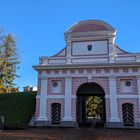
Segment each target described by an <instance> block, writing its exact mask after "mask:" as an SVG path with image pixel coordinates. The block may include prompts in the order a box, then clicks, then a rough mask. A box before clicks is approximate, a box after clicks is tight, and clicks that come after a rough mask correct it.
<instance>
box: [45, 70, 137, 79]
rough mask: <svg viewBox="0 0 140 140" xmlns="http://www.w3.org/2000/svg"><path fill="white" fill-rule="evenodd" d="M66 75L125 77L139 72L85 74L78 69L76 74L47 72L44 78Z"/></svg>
mask: <svg viewBox="0 0 140 140" xmlns="http://www.w3.org/2000/svg"><path fill="white" fill-rule="evenodd" d="M66 76H69V77H89V76H93V77H109V76H116V77H117V76H118V77H121V76H122V77H124V76H126V77H130V76H139V73H132V74H131V75H130V73H112V74H110V73H109V74H107V73H100V74H98V73H95V74H94V73H93V72H92V73H91V74H88V73H85V72H84V73H83V74H79V72H78V71H76V73H75V74H61V75H59V74H47V75H46V77H44V78H47V77H48V78H51V77H56V78H57V77H66Z"/></svg>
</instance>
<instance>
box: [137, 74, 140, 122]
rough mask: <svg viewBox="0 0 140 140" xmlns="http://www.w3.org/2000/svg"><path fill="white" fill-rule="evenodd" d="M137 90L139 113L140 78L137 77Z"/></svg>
mask: <svg viewBox="0 0 140 140" xmlns="http://www.w3.org/2000/svg"><path fill="white" fill-rule="evenodd" d="M137 88H138V98H139V112H140V76H137ZM139 122H140V119H139Z"/></svg>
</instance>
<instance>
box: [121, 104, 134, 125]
mask: <svg viewBox="0 0 140 140" xmlns="http://www.w3.org/2000/svg"><path fill="white" fill-rule="evenodd" d="M122 114H123V124H124V126H133V125H134V113H133V104H130V103H124V104H123V105H122Z"/></svg>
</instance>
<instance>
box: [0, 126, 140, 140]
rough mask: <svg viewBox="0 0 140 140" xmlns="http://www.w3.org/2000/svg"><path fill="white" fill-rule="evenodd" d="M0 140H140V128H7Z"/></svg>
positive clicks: (0, 135)
mask: <svg viewBox="0 0 140 140" xmlns="http://www.w3.org/2000/svg"><path fill="white" fill-rule="evenodd" d="M0 140H140V130H114V129H113V130H109V129H107V130H95V129H92V128H90V129H86V128H81V129H74V128H69V129H68V128H65V129H64V128H46V129H37V128H36V129H30V130H5V131H3V132H0Z"/></svg>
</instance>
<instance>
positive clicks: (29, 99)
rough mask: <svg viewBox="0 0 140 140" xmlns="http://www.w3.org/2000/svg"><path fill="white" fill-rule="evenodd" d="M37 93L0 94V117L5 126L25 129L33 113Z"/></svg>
mask: <svg viewBox="0 0 140 140" xmlns="http://www.w3.org/2000/svg"><path fill="white" fill-rule="evenodd" d="M36 93H37V92H21V93H9V94H0V116H4V124H5V126H14V127H26V126H27V125H28V123H29V122H30V119H31V118H32V115H33V114H34V112H35V97H36Z"/></svg>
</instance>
